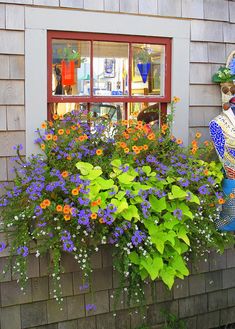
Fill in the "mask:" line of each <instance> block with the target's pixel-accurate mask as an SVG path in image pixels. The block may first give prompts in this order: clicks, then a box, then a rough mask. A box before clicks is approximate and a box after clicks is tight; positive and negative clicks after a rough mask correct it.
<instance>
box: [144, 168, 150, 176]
mask: <svg viewBox="0 0 235 329" xmlns="http://www.w3.org/2000/svg"><path fill="white" fill-rule="evenodd" d="M142 170H143V172H144V173H145V174H146V175H147V176H149V174H150V173H151V167H150V166H143V167H142Z"/></svg>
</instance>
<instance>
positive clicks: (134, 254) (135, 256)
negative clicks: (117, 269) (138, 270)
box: [128, 251, 140, 265]
mask: <svg viewBox="0 0 235 329" xmlns="http://www.w3.org/2000/svg"><path fill="white" fill-rule="evenodd" d="M128 257H129V259H130V261H131V262H132V263H133V264H135V265H139V264H140V259H139V256H138V254H137V252H135V251H132V252H131V253H130V254H129V256H128Z"/></svg>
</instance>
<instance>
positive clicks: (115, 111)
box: [90, 103, 125, 122]
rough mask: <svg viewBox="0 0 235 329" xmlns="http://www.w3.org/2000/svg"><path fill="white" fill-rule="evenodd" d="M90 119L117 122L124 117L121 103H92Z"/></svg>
mask: <svg viewBox="0 0 235 329" xmlns="http://www.w3.org/2000/svg"><path fill="white" fill-rule="evenodd" d="M90 118H91V121H97V122H102V120H104V121H105V120H108V121H112V122H117V121H119V120H122V119H123V118H125V113H124V104H123V103H94V104H92V105H91V107H90Z"/></svg>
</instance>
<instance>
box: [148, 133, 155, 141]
mask: <svg viewBox="0 0 235 329" xmlns="http://www.w3.org/2000/svg"><path fill="white" fill-rule="evenodd" d="M154 138H155V135H154V134H153V133H151V134H149V135H148V140H150V141H152V140H154Z"/></svg>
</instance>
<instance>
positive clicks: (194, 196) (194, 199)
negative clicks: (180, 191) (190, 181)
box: [187, 190, 200, 205]
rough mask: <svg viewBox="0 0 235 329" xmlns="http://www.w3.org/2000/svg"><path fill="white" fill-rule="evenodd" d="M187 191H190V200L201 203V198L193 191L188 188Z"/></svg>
mask: <svg viewBox="0 0 235 329" xmlns="http://www.w3.org/2000/svg"><path fill="white" fill-rule="evenodd" d="M187 192H188V193H190V200H189V202H194V203H196V204H199V205H200V200H199V198H198V197H197V196H196V195H195V194H193V193H192V192H191V191H189V190H187Z"/></svg>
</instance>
